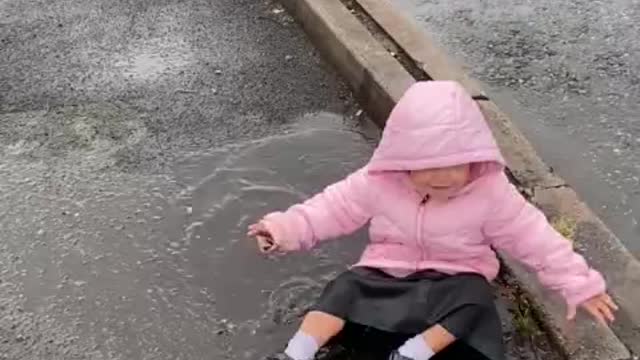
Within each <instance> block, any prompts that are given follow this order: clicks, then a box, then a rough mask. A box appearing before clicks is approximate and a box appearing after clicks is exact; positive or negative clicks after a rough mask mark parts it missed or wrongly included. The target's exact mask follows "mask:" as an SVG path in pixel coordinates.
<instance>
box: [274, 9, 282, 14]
mask: <svg viewBox="0 0 640 360" xmlns="http://www.w3.org/2000/svg"><path fill="white" fill-rule="evenodd" d="M271 12H272V13H274V14H276V15H278V14H282V13H283V12H284V9H273V10H272V11H271Z"/></svg>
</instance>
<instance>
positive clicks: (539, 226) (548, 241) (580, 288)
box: [484, 174, 606, 306]
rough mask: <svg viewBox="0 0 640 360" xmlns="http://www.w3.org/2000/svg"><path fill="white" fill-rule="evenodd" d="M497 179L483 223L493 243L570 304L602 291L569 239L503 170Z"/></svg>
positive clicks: (602, 283) (600, 279) (601, 282)
mask: <svg viewBox="0 0 640 360" xmlns="http://www.w3.org/2000/svg"><path fill="white" fill-rule="evenodd" d="M496 180H497V184H496V188H497V189H496V190H498V191H496V192H494V197H493V199H492V200H493V204H495V205H494V209H493V212H491V213H490V214H489V220H488V221H486V223H485V226H484V232H485V235H486V236H487V238H488V239H489V240H490V242H491V244H492V246H493V247H494V248H495V249H496V250H498V251H503V252H505V253H507V254H508V255H510V256H512V257H514V258H515V259H516V260H519V261H520V262H522V263H523V264H524V265H525V266H526V267H528V268H529V269H530V270H533V271H535V272H536V274H537V276H538V279H539V280H540V282H541V283H542V285H544V286H545V287H547V288H548V289H550V290H553V291H556V292H558V293H560V294H561V295H562V296H563V297H564V298H565V300H566V301H567V304H568V305H569V306H577V305H579V304H581V303H583V302H584V301H586V300H588V299H590V298H592V297H594V296H596V295H599V294H601V293H603V292H605V290H606V285H605V281H604V279H603V277H602V275H600V273H598V272H597V271H595V270H593V269H591V268H590V267H589V266H588V265H587V263H586V261H585V260H584V258H583V257H582V256H580V255H579V254H577V253H576V252H574V251H573V247H572V243H571V241H569V240H567V239H566V238H564V237H563V236H562V235H560V233H558V232H557V231H556V230H555V229H554V228H553V227H552V226H551V224H549V222H548V221H547V219H546V217H545V216H544V214H543V213H542V212H541V211H540V210H538V209H537V208H536V207H534V206H533V205H532V204H530V203H529V202H528V201H527V200H526V199H525V198H524V197H522V195H520V193H519V192H518V190H517V189H516V188H515V186H513V185H512V184H510V183H509V181H508V179H507V177H506V176H505V175H504V174H502V175H501V176H500V178H497V179H496Z"/></svg>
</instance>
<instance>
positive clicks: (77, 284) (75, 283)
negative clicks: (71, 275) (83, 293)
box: [73, 281, 87, 286]
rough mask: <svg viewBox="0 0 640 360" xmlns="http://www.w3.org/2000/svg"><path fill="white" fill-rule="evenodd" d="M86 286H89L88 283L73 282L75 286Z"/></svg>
mask: <svg viewBox="0 0 640 360" xmlns="http://www.w3.org/2000/svg"><path fill="white" fill-rule="evenodd" d="M86 284H87V282H86V281H74V282H73V285H75V286H83V285H86Z"/></svg>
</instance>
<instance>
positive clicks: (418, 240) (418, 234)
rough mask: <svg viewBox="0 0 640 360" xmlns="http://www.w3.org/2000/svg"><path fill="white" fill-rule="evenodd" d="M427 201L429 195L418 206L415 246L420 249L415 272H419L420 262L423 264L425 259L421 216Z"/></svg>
mask: <svg viewBox="0 0 640 360" xmlns="http://www.w3.org/2000/svg"><path fill="white" fill-rule="evenodd" d="M428 201H429V195H426V196H425V197H423V198H422V200H421V201H420V205H418V219H417V231H416V245H417V246H418V249H420V260H419V261H418V262H417V263H416V271H419V270H420V264H421V263H422V262H424V259H425V257H426V254H425V252H426V250H425V246H424V244H423V242H422V219H423V218H424V216H423V215H424V210H425V207H426V205H427V202H428Z"/></svg>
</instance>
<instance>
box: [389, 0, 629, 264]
mask: <svg viewBox="0 0 640 360" xmlns="http://www.w3.org/2000/svg"><path fill="white" fill-rule="evenodd" d="M397 3H398V4H399V5H400V6H401V7H402V8H403V9H404V10H406V11H407V13H408V14H410V15H411V16H413V17H414V18H416V19H417V20H418V22H419V23H420V24H422V25H424V27H425V28H426V29H427V30H428V31H429V33H431V34H433V35H434V36H435V38H436V39H437V40H438V41H439V42H440V43H441V44H443V45H444V46H445V47H446V48H447V50H448V51H449V52H450V53H451V54H453V55H454V56H456V57H457V58H459V59H460V60H462V61H463V62H464V63H466V64H467V65H469V67H470V68H471V71H472V73H473V74H474V76H475V77H477V78H478V79H480V80H482V81H484V82H485V83H486V84H488V86H489V89H490V90H491V93H492V95H494V99H495V100H496V101H497V102H498V103H499V104H500V106H501V107H503V108H504V109H505V110H507V111H508V112H510V113H512V114H514V115H515V116H514V121H516V123H517V125H518V127H519V128H520V129H521V130H523V132H524V133H525V135H526V136H527V138H528V139H529V140H531V141H532V143H533V144H534V146H535V147H536V149H537V150H538V151H539V153H540V155H541V156H542V157H543V159H544V160H545V161H546V162H547V163H548V164H549V165H551V166H552V167H553V168H554V169H555V170H556V171H557V173H559V174H560V175H561V176H562V177H563V178H565V179H566V180H567V181H568V182H569V183H570V184H571V185H572V186H573V187H574V188H576V189H577V190H578V192H579V193H580V194H581V195H582V196H583V197H584V199H585V200H586V201H587V202H588V203H589V205H590V206H591V207H592V208H593V209H594V210H595V211H596V212H597V213H598V214H599V215H600V216H601V218H602V219H603V220H604V221H605V222H606V223H607V224H608V225H609V226H610V227H611V229H612V230H613V231H614V232H615V233H616V234H617V235H618V237H619V238H620V239H621V240H622V241H623V242H624V243H625V244H626V245H627V247H628V248H629V249H630V250H631V251H633V252H634V253H635V254H637V255H638V256H640V225H639V224H638V220H639V219H640V118H639V115H638V114H640V41H638V40H637V39H638V35H640V21H639V20H640V2H638V1H637V0H618V1H592V0H572V1H567V0H563V1H557V0H542V1H529V0H508V1H475V2H474V1H464V0H453V1H450V0H447V1H441V0H398V1H397Z"/></svg>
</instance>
